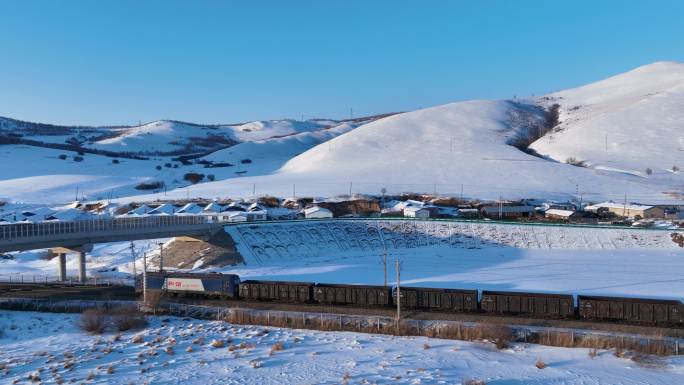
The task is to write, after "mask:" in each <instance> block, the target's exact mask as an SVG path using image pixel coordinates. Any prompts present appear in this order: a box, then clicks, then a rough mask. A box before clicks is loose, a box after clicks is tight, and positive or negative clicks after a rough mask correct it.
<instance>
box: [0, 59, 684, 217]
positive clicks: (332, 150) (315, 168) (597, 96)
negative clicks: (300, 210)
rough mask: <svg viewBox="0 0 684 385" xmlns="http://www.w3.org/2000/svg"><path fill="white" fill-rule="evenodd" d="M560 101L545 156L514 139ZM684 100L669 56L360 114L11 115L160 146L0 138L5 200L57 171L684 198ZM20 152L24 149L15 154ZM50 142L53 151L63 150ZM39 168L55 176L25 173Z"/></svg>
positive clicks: (57, 134)
mask: <svg viewBox="0 0 684 385" xmlns="http://www.w3.org/2000/svg"><path fill="white" fill-rule="evenodd" d="M554 104H559V105H560V117H559V118H560V119H559V120H560V121H561V124H559V125H557V126H556V127H555V128H553V129H552V130H551V131H550V132H548V133H546V135H544V136H542V137H541V139H539V140H536V141H534V142H533V143H532V145H531V148H530V149H531V150H534V151H536V152H537V153H538V154H541V155H543V156H542V157H539V156H533V155H530V154H528V153H526V152H523V151H521V150H520V149H518V148H516V147H513V146H512V145H511V144H513V143H517V144H518V145H519V144H520V139H521V138H523V139H525V140H523V142H526V139H527V137H528V136H529V134H530V133H541V134H543V133H544V132H545V128H549V127H542V126H543V125H546V126H549V125H548V119H547V118H548V114H547V115H545V111H544V109H545V108H546V109H547V111H548V109H549V108H550V107H551V106H553V105H554ZM682 105H684V64H680V63H655V64H652V65H648V66H645V67H641V68H637V69H635V70H633V71H630V72H627V73H625V74H621V75H618V76H615V77H612V78H609V79H606V80H603V81H600V82H597V83H593V84H590V85H586V86H584V87H580V88H576V89H572V90H566V91H560V92H557V93H554V94H550V95H547V96H544V97H542V98H538V99H529V100H516V101H510V100H501V101H484V100H474V101H465V102H459V103H452V104H446V105H442V106H437V107H432V108H427V109H422V110H418V111H413V112H408V113H403V114H397V115H391V116H389V117H385V118H381V119H375V118H369V119H367V120H366V121H360V122H356V121H355V122H353V123H352V122H346V123H345V122H338V121H331V120H308V121H294V120H276V121H257V122H251V123H245V124H240V125H210V126H206V125H196V124H191V123H182V122H176V121H157V122H152V123H148V124H145V125H141V126H139V127H118V128H117V127H113V128H92V127H90V128H89V127H72V128H68V127H67V128H65V127H59V126H49V125H31V124H28V123H21V124H20V123H17V122H16V121H12V122H10V123H11V124H10V123H7V120H5V121H0V134H3V133H4V134H3V135H9V134H17V133H21V134H27V135H28V137H29V138H34V139H36V140H43V141H53V142H54V141H56V142H60V143H64V142H65V141H66V140H70V141H72V142H73V141H78V142H79V143H81V145H82V146H84V147H90V148H93V149H97V150H108V151H117V152H133V153H138V154H141V153H142V154H147V156H148V157H151V158H155V157H156V158H155V159H150V160H149V161H147V163H138V162H133V161H132V160H131V161H130V162H128V163H127V164H126V166H125V167H122V166H123V165H120V166H119V167H110V166H109V163H108V162H109V159H108V158H103V159H104V161H102V162H100V163H103V164H106V165H107V166H106V167H99V166H98V167H94V166H93V165H86V163H88V161H89V160H90V159H97V157H96V156H90V155H88V156H87V157H86V159H85V161H84V162H82V163H79V164H74V165H67V164H64V163H59V162H57V163H55V162H54V161H53V160H50V162H49V163H43V164H29V162H24V159H27V158H30V157H31V153H30V151H28V150H27V148H26V147H25V146H15V145H13V146H14V147H13V146H2V148H0V150H4V149H10V150H9V153H8V154H7V156H6V157H5V158H6V159H7V160H11V159H13V158H14V159H16V160H18V161H21V163H18V164H20V167H16V169H13V170H11V172H3V173H1V174H2V177H0V178H2V180H0V183H2V185H1V186H0V187H2V188H3V189H2V191H0V199H1V198H3V197H5V198H9V199H11V200H17V199H25V194H26V191H28V190H26V191H24V190H22V189H21V188H22V187H21V186H31V185H33V186H36V189H37V190H38V191H33V192H32V193H33V195H31V198H32V199H45V200H47V201H46V202H45V203H51V202H53V200H56V199H58V198H60V199H61V198H62V196H60V195H59V194H57V195H55V194H54V193H55V191H56V189H54V188H48V189H43V183H45V184H46V185H56V187H57V188H58V189H59V191H69V190H74V189H75V187H76V186H75V184H77V183H81V182H79V180H81V179H83V178H84V175H85V176H86V177H85V179H88V180H93V181H95V182H94V183H93V184H91V185H97V189H95V190H96V191H95V190H94V192H95V193H93V194H88V195H87V196H86V198H91V199H93V198H94V199H96V198H98V197H99V196H101V195H102V192H103V191H107V190H112V189H114V190H116V194H114V196H124V195H125V196H128V198H126V199H127V200H152V199H156V198H173V197H176V198H186V197H188V196H199V197H205V198H214V197H226V196H229V197H245V196H250V195H252V194H253V192H254V191H256V192H257V194H270V195H276V196H292V195H297V196H315V197H331V196H336V195H341V194H349V193H350V192H351V193H370V194H380V193H381V191H386V192H387V193H403V192H414V193H435V192H436V193H438V194H449V195H456V196H459V195H462V196H464V197H473V198H485V199H496V198H499V197H503V198H554V199H576V200H580V199H583V200H585V201H587V200H588V201H600V200H605V199H613V200H619V201H624V199H625V196H626V198H627V200H628V201H631V202H642V203H651V204H652V203H661V202H662V203H664V202H667V203H673V202H674V203H679V204H681V202H682V200H683V199H682V192H683V191H684V172H682V171H678V169H679V168H684V160H683V159H684V133H683V132H682V129H683V127H684V112H682V109H681V106H682ZM376 118H377V117H376ZM3 122H4V123H3ZM357 126H358V128H356V127H357ZM352 128H354V129H352ZM17 130H19V131H17ZM32 148H35V147H32ZM29 149H31V148H29ZM212 150H218V151H215V152H214V153H211V154H209V155H205V156H204V157H202V158H200V159H198V162H197V163H195V164H184V165H180V164H171V167H167V166H166V164H167V163H173V162H172V161H171V159H170V157H168V156H166V157H164V156H161V155H159V153H166V154H167V155H169V154H171V153H175V154H178V153H186V154H187V153H194V154H198V153H203V152H210V151H212ZM14 151H19V152H17V154H21V156H16V157H15V156H13V152H14ZM22 151H23V152H22ZM50 151H52V152H50V155H49V156H47V157H46V158H48V159H54V158H56V157H57V156H58V155H59V154H60V152H59V150H50ZM36 154H41V155H42V154H43V152H40V151H36ZM151 154H157V155H151ZM36 159H37V160H38V159H40V158H36ZM569 160H574V163H576V164H581V162H584V166H585V167H579V166H573V165H569V164H567V161H569ZM40 162H42V160H39V161H38V162H36V163H40ZM98 162H99V161H98ZM199 162H205V163H199ZM206 162H211V163H213V164H207V163H206ZM57 164H59V166H55V165H57ZM161 165H164V166H163V167H162V169H161V170H160V169H159V168H158V167H159V166H161ZM133 166H134V167H133ZM0 167H2V166H0ZM5 167H6V168H7V166H5ZM51 167H55V168H54V169H52V168H51ZM64 169H68V170H64ZM124 169H125V170H124ZM24 170H26V171H25V172H24ZM2 171H5V170H2ZM187 172H196V173H203V174H205V175H209V174H211V175H213V176H214V177H215V179H216V182H212V183H202V184H199V185H193V186H191V187H189V188H188V183H186V182H184V181H183V175H184V174H185V173H187ZM7 175H11V177H9V178H8V177H7ZM51 175H60V177H58V178H51V177H50V176H51ZM61 175H66V176H67V177H62V176H61ZM31 177H40V178H42V179H40V180H36V181H37V182H38V183H34V180H31V179H25V178H31ZM107 178H109V179H107ZM121 178H129V179H128V180H122V179H121ZM60 180H65V181H68V182H65V183H61V182H60ZM70 180H73V181H75V182H69V181H70ZM140 180H147V181H155V180H157V181H163V182H165V184H166V190H171V191H168V192H164V190H163V189H158V190H157V192H156V193H154V194H144V195H136V194H137V193H139V192H138V191H136V190H134V189H133V186H134V185H135V183H139V181H140ZM205 180H206V179H205ZM174 189H175V190H174ZM43 190H44V191H43ZM68 195H69V196H71V195H72V193H71V191H69V194H68ZM110 195H111V194H110ZM131 195H133V196H132V197H131Z"/></svg>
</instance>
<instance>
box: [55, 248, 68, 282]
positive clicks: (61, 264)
mask: <svg viewBox="0 0 684 385" xmlns="http://www.w3.org/2000/svg"><path fill="white" fill-rule="evenodd" d="M57 276H58V277H59V280H60V281H62V282H63V281H66V254H65V253H59V254H57Z"/></svg>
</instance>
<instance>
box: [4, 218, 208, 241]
mask: <svg viewBox="0 0 684 385" xmlns="http://www.w3.org/2000/svg"><path fill="white" fill-rule="evenodd" d="M212 222H213V220H212V218H208V217H207V216H204V215H187V216H180V215H178V216H176V215H173V216H172V215H168V216H166V215H165V216H161V215H160V216H149V217H133V218H108V219H94V220H82V221H72V222H66V221H64V222H62V221H54V222H39V223H13V224H8V225H0V241H11V240H13V239H20V238H21V239H24V238H32V237H45V236H54V235H64V234H79V233H93V232H100V231H113V232H120V231H131V230H137V229H140V230H144V229H151V228H160V227H173V226H192V225H202V224H208V223H212Z"/></svg>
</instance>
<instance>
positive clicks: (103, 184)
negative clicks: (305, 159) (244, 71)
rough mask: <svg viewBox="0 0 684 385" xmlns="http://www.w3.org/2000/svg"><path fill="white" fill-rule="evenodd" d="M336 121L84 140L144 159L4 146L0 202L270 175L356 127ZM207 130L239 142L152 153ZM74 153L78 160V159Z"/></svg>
mask: <svg viewBox="0 0 684 385" xmlns="http://www.w3.org/2000/svg"><path fill="white" fill-rule="evenodd" d="M334 123H335V122H333V121H325V122H322V121H304V122H300V121H293V120H280V121H260V122H252V123H246V124H243V125H237V126H222V128H212V129H209V128H206V127H204V128H202V127H200V126H195V125H192V124H185V123H178V122H170V121H163V122H155V123H150V124H147V125H143V126H141V127H140V129H136V128H126V129H121V130H122V133H121V134H120V135H118V134H117V136H115V137H109V138H108V139H104V140H101V141H98V142H96V144H95V145H90V146H87V147H88V148H95V149H102V150H108V151H115V152H132V153H137V154H143V155H146V156H147V157H149V159H147V160H140V159H128V158H112V157H107V156H102V155H98V154H90V153H85V154H82V155H79V154H77V153H76V152H74V151H67V150H62V149H52V148H44V147H37V146H29V145H24V144H12V145H2V146H0V171H1V172H0V201H3V200H4V201H16V202H27V203H44V204H52V203H57V204H58V203H65V202H68V201H71V200H73V199H74V198H75V196H76V192H77V191H78V196H79V199H91V200H97V199H104V198H110V197H113V198H116V197H122V196H128V195H135V194H140V193H142V192H143V191H140V190H136V189H135V187H136V186H137V185H138V184H140V183H143V182H144V183H151V182H163V183H164V186H165V187H162V188H158V189H157V191H159V192H162V193H163V191H164V190H165V189H169V190H172V189H175V188H178V187H182V186H188V185H189V184H190V183H189V182H187V181H185V180H184V178H183V177H184V175H185V174H186V173H201V174H204V175H206V176H207V178H205V180H208V178H209V176H210V175H211V177H212V178H215V179H217V180H220V179H229V178H236V177H241V176H245V175H247V176H249V175H263V174H268V173H271V172H273V171H275V170H277V169H278V168H280V166H282V165H283V164H284V163H285V162H287V161H288V160H289V159H291V158H292V157H294V156H296V155H298V154H301V153H302V152H304V151H306V150H308V149H309V148H311V147H313V146H315V145H317V144H320V143H323V142H325V141H326V140H329V139H331V138H333V137H335V136H337V135H341V134H343V133H345V132H347V131H349V130H351V129H353V128H355V127H356V126H357V125H358V124H357V123H342V124H339V125H334V126H332V127H329V124H334ZM115 130H119V129H115ZM207 130H209V131H211V132H214V131H216V132H221V133H222V135H224V138H228V140H230V141H232V142H231V143H237V144H234V145H229V144H228V143H227V142H220V141H218V142H216V141H215V142H211V145H215V146H222V147H226V146H228V147H226V148H224V149H222V150H218V151H215V152H213V153H211V154H209V155H207V156H204V157H201V158H199V159H197V160H195V161H194V162H192V161H191V162H185V163H181V162H178V161H175V160H174V159H173V157H171V156H150V155H149V153H155V152H175V151H179V150H180V149H183V148H185V149H186V150H188V149H189V148H188V147H187V146H188V145H191V143H192V142H193V141H195V142H199V143H203V144H206V141H203V140H198V139H197V138H199V136H198V135H201V134H203V132H204V131H207ZM124 131H125V132H124ZM42 132H45V131H44V130H43V131H42ZM34 133H35V132H34ZM69 135H71V134H69ZM69 135H61V136H55V135H47V136H44V135H32V134H29V135H28V137H30V138H32V139H34V140H38V139H36V138H39V139H40V140H43V141H45V142H49V143H57V142H64V140H63V139H64V138H69V137H70V136H69ZM77 135H78V134H77ZM212 135H214V134H212ZM60 138H61V139H60ZM193 138H195V139H193ZM209 138H210V139H211V136H210V137H209ZM198 149H199V150H203V151H206V150H207V147H204V148H202V147H198V148H195V151H196V150H198ZM77 158H80V160H76V159H77ZM206 162H210V163H213V164H206ZM214 166H217V167H214ZM218 166H220V167H218Z"/></svg>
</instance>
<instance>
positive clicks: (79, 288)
mask: <svg viewBox="0 0 684 385" xmlns="http://www.w3.org/2000/svg"><path fill="white" fill-rule="evenodd" d="M0 297H5V298H7V297H12V298H33V299H54V300H63V299H88V300H93V299H102V300H109V299H111V300H135V299H136V294H135V290H134V289H133V287H131V286H122V285H90V284H89V285H81V284H70V283H6V282H0Z"/></svg>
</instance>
